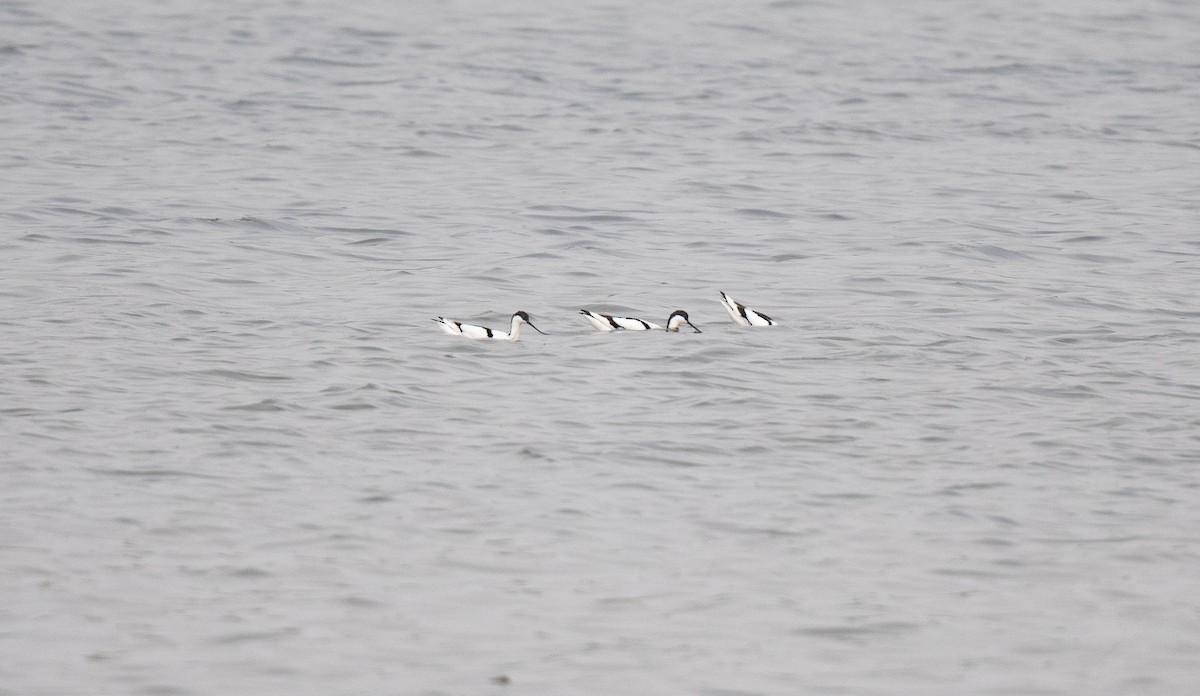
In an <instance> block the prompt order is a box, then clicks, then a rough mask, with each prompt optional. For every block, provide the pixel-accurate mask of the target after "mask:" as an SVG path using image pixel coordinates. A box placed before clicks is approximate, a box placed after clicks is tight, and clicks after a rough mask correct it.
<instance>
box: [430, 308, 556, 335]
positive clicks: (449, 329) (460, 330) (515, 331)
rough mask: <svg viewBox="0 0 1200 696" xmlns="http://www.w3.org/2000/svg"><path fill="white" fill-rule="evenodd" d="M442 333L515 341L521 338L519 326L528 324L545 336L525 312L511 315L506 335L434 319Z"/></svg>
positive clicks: (480, 327)
mask: <svg viewBox="0 0 1200 696" xmlns="http://www.w3.org/2000/svg"><path fill="white" fill-rule="evenodd" d="M434 321H436V322H437V324H438V326H440V327H441V328H442V331H445V332H446V333H448V334H450V335H452V336H466V337H467V338H491V339H495V340H497V341H515V340H517V339H518V338H520V337H521V324H529V327H530V328H532V329H533V330H534V331H536V332H538V333H540V334H543V335H545V334H546V332H545V331H542V330H541V329H539V328H538V327H536V326H534V325H533V322H531V321H529V315H528V314H526V313H525V312H517V313H515V314H513V315H512V323H511V324H510V325H509V328H508V333H505V332H503V331H496V330H494V329H489V328H488V327H486V326H476V325H475V324H464V323H462V322H461V321H454V320H453V319H447V318H445V317H438V318H437V319H434Z"/></svg>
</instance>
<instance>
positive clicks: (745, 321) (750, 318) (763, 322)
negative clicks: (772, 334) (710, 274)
mask: <svg viewBox="0 0 1200 696" xmlns="http://www.w3.org/2000/svg"><path fill="white" fill-rule="evenodd" d="M721 306H722V307H724V308H725V311H726V312H728V313H729V318H730V319H732V320H733V323H735V324H738V325H739V326H775V325H776V324H778V323H779V322H777V321H775V320H774V319H772V318H771V317H768V316H767V315H765V314H763V313H762V312H756V311H754V310H753V309H750V308H749V307H747V306H746V305H744V304H742V303H741V302H738V301H737V300H735V299H733V298H732V297H730V296H729V295H726V294H725V293H723V292H722V293H721Z"/></svg>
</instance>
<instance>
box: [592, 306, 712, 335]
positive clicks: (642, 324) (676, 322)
mask: <svg viewBox="0 0 1200 696" xmlns="http://www.w3.org/2000/svg"><path fill="white" fill-rule="evenodd" d="M579 313H580V314H582V315H583V316H585V317H587V318H588V321H590V322H592V326H594V327H596V329H597V330H599V331H618V330H625V331H649V330H650V329H661V328H662V327H661V326H659V325H658V324H652V323H650V322H648V321H642V320H641V319H631V318H629V317H614V316H613V315H611V314H600V313H599V312H593V311H591V310H588V309H581V310H579ZM684 324H687V325H688V326H690V327H692V328H693V329H696V333H701V331H700V329H697V328H696V325H695V324H693V323H692V322H691V320H690V319H688V313H687V312H685V311H683V310H682V309H677V310H675V311H674V312H671V316H670V317H668V318H667V331H676V332H677V331H679V327H681V326H683V325H684Z"/></svg>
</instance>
